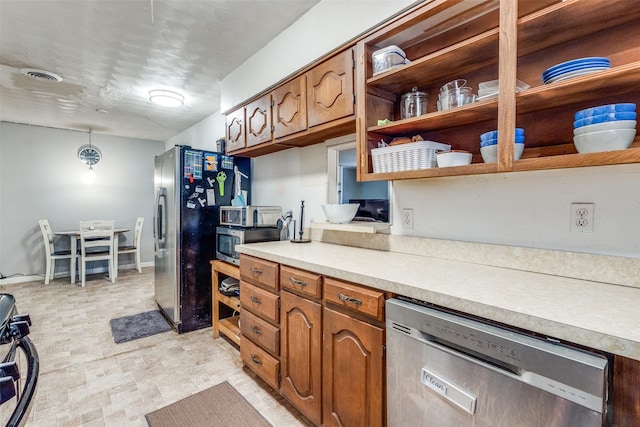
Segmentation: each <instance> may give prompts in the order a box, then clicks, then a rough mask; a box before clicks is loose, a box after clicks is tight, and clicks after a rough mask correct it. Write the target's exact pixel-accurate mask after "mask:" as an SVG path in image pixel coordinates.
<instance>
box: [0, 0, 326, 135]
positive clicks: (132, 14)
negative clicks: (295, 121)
mask: <svg viewBox="0 0 640 427" xmlns="http://www.w3.org/2000/svg"><path fill="white" fill-rule="evenodd" d="M318 1H319V0H199V1H190V0H169V1H167V0H73V1H71V0H45V1H34V0H0V120H2V121H8V122H17V123H25V124H34V125H41V126H50V127H55V128H63V129H77V130H85V131H86V130H88V129H89V128H92V129H93V131H94V132H96V133H103V134H110V135H120V136H129V137H134V138H144V139H155V140H161V141H165V140H167V139H168V138H170V137H172V136H174V135H176V134H177V133H179V132H181V131H183V130H184V129H187V128H189V127H190V126H192V125H194V124H195V123H197V122H199V121H200V120H202V119H204V118H205V117H207V116H209V115H210V114H212V113H214V112H216V111H218V110H219V109H220V108H219V107H220V81H221V80H222V79H223V78H224V77H226V76H227V75H228V74H229V73H230V72H231V71H233V70H234V69H235V68H237V67H238V66H239V65H240V64H242V63H243V62H244V61H245V60H247V59H248V58H249V57H251V56H252V55H253V54H254V53H255V52H257V51H258V50H260V49H261V48H262V47H264V46H265V45H266V44H267V43H268V42H269V41H270V40H271V39H273V38H274V37H275V36H276V35H278V34H279V33H280V32H281V31H282V30H284V29H285V28H286V27H288V26H289V25H291V24H292V23H293V22H294V21H296V20H297V19H298V18H299V17H300V16H302V15H303V14H304V13H305V12H306V11H307V10H309V9H310V8H311V7H313V6H314V5H315V4H316V3H318ZM23 68H34V69H40V70H46V71H50V72H53V73H55V74H57V75H59V76H61V77H62V78H63V80H62V81H61V82H58V83H55V82H49V81H42V80H36V79H33V78H31V77H28V76H26V75H24V74H23V73H21V72H20V70H21V69H23ZM156 88H158V89H172V90H175V91H178V92H180V93H182V94H183V95H184V96H185V105H184V106H182V107H178V108H166V107H160V106H156V105H155V104H152V103H151V102H150V101H149V99H148V91H149V90H150V89H156Z"/></svg>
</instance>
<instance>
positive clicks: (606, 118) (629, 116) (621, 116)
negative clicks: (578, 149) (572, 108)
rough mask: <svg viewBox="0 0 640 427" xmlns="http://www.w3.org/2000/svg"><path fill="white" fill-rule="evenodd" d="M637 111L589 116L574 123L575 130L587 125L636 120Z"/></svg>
mask: <svg viewBox="0 0 640 427" xmlns="http://www.w3.org/2000/svg"><path fill="white" fill-rule="evenodd" d="M635 119H636V113H635V111H633V112H632V111H627V112H623V113H608V114H600V115H598V116H589V117H585V118H584V119H580V120H576V121H574V122H573V128H574V129H575V128H580V127H582V126H587V125H595V124H596V123H604V122H613V121H616V120H635Z"/></svg>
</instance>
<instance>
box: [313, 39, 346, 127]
mask: <svg viewBox="0 0 640 427" xmlns="http://www.w3.org/2000/svg"><path fill="white" fill-rule="evenodd" d="M353 70H354V62H353V51H352V50H351V49H349V50H346V51H344V52H342V53H340V54H338V55H336V56H334V57H333V58H331V59H328V60H326V61H324V62H323V63H322V64H320V65H318V66H316V67H314V68H313V69H312V70H311V71H308V72H307V105H308V110H309V127H311V126H317V125H321V124H323V123H327V122H330V121H332V120H337V119H341V118H343V117H346V116H350V115H352V114H353V113H354V101H355V100H354V92H353Z"/></svg>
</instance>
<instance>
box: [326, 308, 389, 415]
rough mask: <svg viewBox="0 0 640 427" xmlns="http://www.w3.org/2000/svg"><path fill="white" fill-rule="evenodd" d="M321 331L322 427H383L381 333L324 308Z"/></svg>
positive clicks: (382, 332)
mask: <svg viewBox="0 0 640 427" xmlns="http://www.w3.org/2000/svg"><path fill="white" fill-rule="evenodd" d="M323 330H324V340H323V355H322V359H323V360H322V387H323V389H322V400H323V402H322V403H323V405H322V406H323V420H324V423H323V425H325V426H361V427H376V426H383V425H385V424H386V422H385V421H386V411H385V410H384V408H385V407H386V402H385V396H386V394H385V378H384V375H385V360H384V352H383V348H384V329H382V328H379V327H377V326H374V325H371V324H369V323H365V322H363V321H361V320H358V319H354V318H353V317H350V316H347V315H345V314H342V313H339V312H337V311H334V310H331V309H329V308H325V309H324V319H323Z"/></svg>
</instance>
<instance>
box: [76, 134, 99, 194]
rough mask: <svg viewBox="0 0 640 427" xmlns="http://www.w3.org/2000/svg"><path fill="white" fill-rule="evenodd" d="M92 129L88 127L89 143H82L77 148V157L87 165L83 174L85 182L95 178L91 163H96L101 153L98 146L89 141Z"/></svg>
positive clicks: (90, 181)
mask: <svg viewBox="0 0 640 427" xmlns="http://www.w3.org/2000/svg"><path fill="white" fill-rule="evenodd" d="M91 133H92V130H91V128H89V144H88V145H83V146H82V147H80V149H79V150H78V158H79V159H80V161H81V162H82V163H84V164H85V165H89V171H88V172H87V174H86V175H85V182H87V183H92V182H93V181H95V179H96V173H95V171H94V170H93V165H96V164H98V163H99V162H100V160H101V159H102V153H101V152H100V149H98V147H94V146H93V144H92V142H91Z"/></svg>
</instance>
